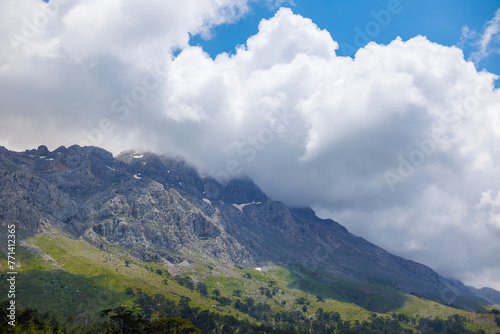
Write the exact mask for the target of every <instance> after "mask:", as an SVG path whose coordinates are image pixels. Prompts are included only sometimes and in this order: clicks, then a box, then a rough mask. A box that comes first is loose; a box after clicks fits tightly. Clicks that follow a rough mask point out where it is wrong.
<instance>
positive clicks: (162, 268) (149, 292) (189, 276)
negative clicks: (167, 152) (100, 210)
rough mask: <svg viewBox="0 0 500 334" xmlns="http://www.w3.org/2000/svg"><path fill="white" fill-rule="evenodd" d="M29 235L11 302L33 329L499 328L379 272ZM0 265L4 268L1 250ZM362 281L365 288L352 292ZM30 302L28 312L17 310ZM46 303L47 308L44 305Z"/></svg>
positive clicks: (499, 317) (495, 318) (492, 320)
mask: <svg viewBox="0 0 500 334" xmlns="http://www.w3.org/2000/svg"><path fill="white" fill-rule="evenodd" d="M27 242H28V243H29V244H31V245H34V246H37V247H39V248H40V249H41V250H37V249H36V248H33V247H32V249H27V248H24V247H17V249H16V256H17V258H18V259H19V260H20V263H21V267H20V268H19V270H18V271H19V274H18V276H17V278H18V280H17V287H18V291H17V294H16V303H17V305H19V309H18V315H19V316H18V321H24V320H22V319H25V318H26V319H27V318H29V319H31V320H30V321H28V322H27V323H25V324H26V326H24V327H23V326H19V329H21V328H24V329H25V330H26V331H28V329H29V326H31V327H36V328H38V329H36V328H31V329H29V330H31V332H33V333H37V332H36V331H35V330H40V333H44V332H43V330H49V327H50V328H51V329H50V330H52V331H53V332H57V330H60V331H62V332H67V333H73V332H79V331H78V330H76V328H80V327H82V326H83V327H85V329H86V330H87V332H89V333H99V331H102V332H103V333H104V332H106V330H107V331H108V332H109V333H113V331H115V332H116V331H117V330H119V329H120V326H119V324H116V323H115V322H116V321H115V320H117V319H119V318H120V317H121V316H123V317H125V318H127V319H128V318H130V319H132V320H130V319H129V320H130V321H131V323H132V324H134V323H135V324H138V326H139V327H140V329H137V328H136V329H135V330H136V332H137V333H140V331H139V332H138V331H137V330H143V332H144V333H150V332H151V333H154V332H153V331H152V330H153V329H152V328H153V327H154V326H157V327H158V328H159V327H161V326H164V327H163V329H164V330H165V328H166V327H165V326H167V325H168V324H170V325H172V328H173V324H174V322H173V321H174V320H172V319H174V318H175V319H184V320H186V321H189V322H190V323H191V325H189V323H187V322H185V323H184V324H185V325H186V328H185V330H186V331H187V330H189V329H188V328H191V327H189V326H193V327H192V329H193V330H196V328H198V329H200V330H201V331H202V332H203V333H216V332H217V333H238V332H241V333H243V332H247V333H254V332H258V331H259V330H261V331H265V332H268V333H296V332H315V333H372V332H376V330H380V331H382V332H385V333H400V332H412V331H413V332H422V333H432V330H436V328H440V330H444V329H446V330H448V331H449V332H450V333H472V332H480V330H484V331H486V332H492V333H495V332H496V331H498V332H500V327H499V324H498V322H500V314H496V313H495V312H499V311H496V310H495V311H493V310H492V311H491V313H490V312H487V313H486V312H485V313H472V312H466V311H463V310H458V309H455V308H451V307H449V306H445V305H442V304H438V303H435V302H432V301H429V300H427V299H423V298H418V297H416V296H412V295H406V294H401V293H398V292H397V291H395V290H394V289H391V288H390V287H389V286H387V285H383V284H378V285H377V282H373V284H359V283H356V282H349V281H346V280H339V279H333V278H327V277H326V276H323V275H322V273H321V272H319V271H317V272H316V273H311V272H308V271H307V270H304V269H303V268H300V267H296V268H294V270H293V271H289V270H287V269H286V268H283V267H278V266H272V265H270V266H267V267H266V268H263V270H262V271H257V270H255V269H253V268H234V267H228V266H224V265H222V264H216V263H209V264H207V263H203V262H202V261H200V262H197V263H191V264H189V265H186V264H183V265H169V266H167V265H165V264H163V263H155V262H148V263H143V262H140V261H137V260H136V259H134V258H132V257H130V255H129V254H128V253H127V251H126V250H124V249H120V248H118V247H116V248H113V249H112V251H108V252H104V251H101V250H97V249H95V248H93V247H91V246H90V245H89V244H87V243H86V242H84V241H81V240H75V239H72V238H70V237H66V236H62V235H39V236H35V237H33V238H31V239H28V240H27ZM0 269H2V270H3V271H5V269H6V261H5V259H3V260H2V261H0ZM3 278H4V277H2V280H1V282H0V288H2V289H4V288H5V284H6V283H5V282H6V281H5V279H3ZM328 279H329V281H328ZM379 283H380V282H379ZM382 283H383V282H382ZM3 291H5V290H3ZM357 291H358V292H357ZM359 291H362V292H364V293H365V294H364V295H362V294H360V295H359V296H358V295H357V294H359ZM4 298H5V297H4ZM362 298H364V300H363V301H361V299H362ZM388 300H389V301H390V302H388V304H389V305H390V306H389V307H386V308H385V309H384V308H383V307H382V305H384V303H386V302H387V301H388ZM391 303H392V304H391ZM27 307H29V308H30V311H29V312H31V313H29V314H31V316H30V317H31V318H30V317H28V316H26V317H25V318H22V317H20V315H21V314H23V312H28V311H27V310H28V308H27ZM374 309H376V310H377V311H378V312H376V313H375V312H372V311H373V310H374ZM47 311H52V312H53V313H50V314H49V313H43V312H47ZM102 311H106V312H107V313H106V312H104V313H103V312H102ZM120 312H121V313H120ZM26 314H28V313H26ZM20 319H21V320H20ZM134 319H135V320H134ZM169 319H170V320H169ZM123 321H125V320H123ZM127 321H128V320H127ZM155 321H156V322H155ZM169 321H170V322H169ZM179 321H181V320H179ZM153 323H154V324H155V325H154V326H153ZM179 323H180V322H179ZM56 324H57V327H54V326H55V325H56ZM151 326H153V327H151ZM179 326H181V325H179ZM195 327H196V328H195ZM155 328H156V327H155ZM158 328H157V329H156V330H157V332H161V331H160V329H158ZM56 329H57V330H56ZM122 330H123V328H122ZM148 331H149V332H148ZM82 332H84V331H82ZM164 332H165V331H164ZM166 332H167V333H168V331H166ZM0 333H2V332H1V331H0Z"/></svg>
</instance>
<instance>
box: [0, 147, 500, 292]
mask: <svg viewBox="0 0 500 334" xmlns="http://www.w3.org/2000/svg"><path fill="white" fill-rule="evenodd" d="M0 222H1V224H2V225H4V224H7V223H12V222H15V223H16V224H17V225H18V226H19V228H21V229H24V230H26V231H30V232H35V233H39V232H43V231H45V230H47V229H54V228H55V229H59V230H62V231H65V232H67V233H71V234H73V235H74V236H75V237H79V238H82V239H84V240H86V241H88V242H89V243H90V244H92V245H94V246H95V247H98V248H100V249H104V250H105V249H106V248H107V247H108V246H110V245H111V244H119V245H121V246H123V247H124V248H126V249H129V250H130V254H131V255H132V256H135V257H137V258H139V259H143V260H147V261H164V260H169V261H171V262H174V263H179V262H182V261H183V260H184V259H188V260H189V259H190V258H191V257H192V256H196V258H197V259H198V260H200V259H205V260H206V261H222V262H224V263H226V264H229V265H238V266H254V265H257V264H259V263H265V262H273V263H276V264H280V265H284V266H288V267H292V266H296V265H300V266H302V267H303V268H307V270H310V271H312V272H323V273H326V274H329V275H334V276H336V277H341V278H344V279H348V280H353V281H359V282H369V281H373V280H377V281H383V282H388V284H390V285H391V286H393V287H396V288H398V289H400V290H402V291H405V292H414V293H419V294H427V295H438V296H439V295H440V294H441V292H442V291H444V290H446V289H451V290H452V291H454V292H457V293H464V294H467V295H470V296H475V297H478V298H482V299H483V300H488V301H497V300H498V294H497V293H498V292H496V291H494V290H493V291H490V290H491V289H489V290H484V289H483V290H475V289H473V288H470V287H465V286H464V285H463V284H461V283H460V284H461V285H460V284H458V283H456V282H455V281H451V280H445V279H443V278H442V277H441V276H439V275H438V274H437V273H436V272H434V271H433V270H432V269H431V268H429V267H427V266H424V265H422V264H419V263H416V262H413V261H408V260H405V259H403V258H400V257H397V256H394V255H392V254H389V253H388V252H386V251H384V250H383V249H381V248H379V247H377V246H375V245H373V244H371V243H369V242H368V241H366V240H364V239H362V238H359V237H356V236H354V235H352V234H350V233H349V232H348V231H347V230H346V229H345V228H344V227H343V226H341V225H340V224H338V223H337V222H335V221H333V220H324V219H320V218H318V217H317V216H316V215H315V214H314V212H313V211H312V210H311V209H309V208H292V209H291V208H288V207H287V206H286V205H285V204H283V203H281V202H277V201H273V200H271V199H269V198H267V196H266V195H265V194H264V193H263V192H262V191H261V190H260V189H259V188H258V187H257V186H256V185H255V184H254V183H253V182H252V181H251V180H249V179H246V178H243V179H236V180H231V181H229V182H228V183H227V184H219V183H218V182H216V181H215V180H214V179H212V178H210V177H202V176H200V175H199V174H198V172H197V171H196V170H195V169H194V168H192V167H190V166H189V165H188V164H187V163H186V162H184V161H181V160H178V159H172V158H170V157H165V156H158V155H155V154H153V153H148V152H137V151H126V152H123V153H121V154H120V155H119V156H118V157H116V158H114V157H113V156H112V155H111V153H109V152H107V151H105V150H103V149H100V148H96V147H79V146H71V147H69V148H65V147H60V148H58V149H57V150H55V151H53V152H50V151H49V150H48V149H47V148H46V147H45V146H40V147H39V148H38V149H36V150H28V151H25V152H11V151H8V150H7V149H5V148H3V147H0ZM453 282H455V283H453Z"/></svg>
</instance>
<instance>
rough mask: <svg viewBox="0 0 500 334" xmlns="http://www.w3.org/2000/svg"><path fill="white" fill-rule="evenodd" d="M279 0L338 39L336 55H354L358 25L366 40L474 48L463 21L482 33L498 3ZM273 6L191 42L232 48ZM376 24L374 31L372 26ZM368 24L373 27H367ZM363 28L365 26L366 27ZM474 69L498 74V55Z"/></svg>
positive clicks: (214, 49) (214, 51)
mask: <svg viewBox="0 0 500 334" xmlns="http://www.w3.org/2000/svg"><path fill="white" fill-rule="evenodd" d="M391 5H392V6H394V7H393V8H394V9H393V12H397V13H396V14H391V16H390V18H389V19H388V20H387V22H388V23H387V24H386V23H385V22H386V21H384V22H383V24H384V26H382V24H380V23H378V22H377V20H376V18H375V17H374V16H373V14H372V12H375V13H381V11H387V10H388V7H389V6H391ZM281 6H284V7H289V8H291V9H292V10H293V12H294V13H295V14H299V15H301V16H304V17H306V18H310V19H311V20H312V21H313V22H314V23H315V24H316V25H317V26H318V27H319V28H321V29H326V30H327V31H328V32H329V33H330V34H331V35H332V38H333V39H334V40H335V41H337V42H338V43H339V50H338V51H337V54H338V55H341V56H353V55H354V52H355V50H357V49H358V48H359V47H362V46H364V44H361V43H360V42H362V41H363V39H364V38H366V37H364V36H362V37H359V36H360V33H359V31H362V32H364V31H366V30H365V29H368V31H369V32H371V34H370V35H366V36H368V37H369V38H370V40H371V41H375V42H376V43H380V44H388V43H389V42H391V41H392V40H394V39H395V38H396V37H397V36H400V37H401V38H402V39H403V40H408V39H410V38H412V37H415V36H417V35H423V36H426V37H427V38H428V39H429V40H430V41H432V42H436V43H439V44H442V45H446V46H453V45H457V46H459V47H460V48H461V49H463V50H464V54H465V57H466V58H468V57H469V54H470V53H471V52H473V51H474V50H475V49H474V46H473V45H471V44H470V43H473V41H469V43H466V44H461V43H460V40H461V35H462V29H463V27H465V26H467V27H468V28H469V29H470V30H471V31H476V32H477V33H478V34H481V33H482V32H483V29H484V25H485V23H486V22H488V21H489V20H491V19H492V18H493V17H494V15H495V11H496V10H497V9H498V8H499V7H500V1H497V0H491V1H486V0H479V1H471V0H453V1H452V0H439V1H436V0H418V1H417V0H400V1H391V0H357V1H350V0H336V1H331V0H330V1H328V0H313V1H307V0H294V1H293V2H292V3H290V2H284V3H282V4H281ZM276 9H277V7H276V6H271V5H270V4H269V3H268V2H263V1H259V2H254V3H252V4H251V11H250V12H249V13H248V14H247V15H246V16H245V17H243V18H242V19H240V20H238V21H237V22H236V23H231V24H224V25H221V26H217V27H216V28H215V29H214V30H213V34H212V36H211V39H208V40H207V39H203V38H202V37H201V36H199V35H197V36H194V37H193V38H192V39H191V44H192V45H200V46H202V47H203V49H204V50H205V52H207V53H208V54H210V56H212V57H215V56H217V55H218V54H219V53H221V52H227V53H234V50H235V46H237V45H242V44H245V42H246V40H247V38H248V37H250V36H252V35H255V34H256V33H257V31H258V24H259V22H260V21H261V20H262V19H268V18H270V17H272V16H274V14H275V12H276ZM377 26H378V28H379V30H380V31H379V32H378V31H377ZM369 29H373V30H372V31H370V30H369ZM365 33H366V32H365ZM477 67H478V69H483V68H485V69H486V70H488V71H489V72H492V73H495V74H500V57H499V55H498V54H496V55H491V56H490V57H488V58H487V59H484V60H483V61H481V62H479V63H478V64H477Z"/></svg>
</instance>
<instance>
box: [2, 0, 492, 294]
mask: <svg viewBox="0 0 500 334" xmlns="http://www.w3.org/2000/svg"><path fill="white" fill-rule="evenodd" d="M200 3H201V4H203V5H200ZM248 6H249V4H248V3H247V2H246V1H244V0H241V1H229V0H211V1H203V2H200V1H194V0H191V1H183V2H173V1H160V0H152V1H148V2H142V1H137V0H127V1H125V0H113V1H97V0H76V1H71V2H70V1H67V0H50V2H49V3H48V4H47V3H43V2H41V1H39V0H4V1H2V2H1V3H0V32H1V35H2V36H3V37H4V38H2V39H1V40H0V101H1V104H0V106H1V111H0V113H1V117H2V122H1V123H0V145H3V146H6V147H7V148H10V149H17V150H24V149H26V148H31V147H36V146H37V145H39V144H45V145H47V146H49V148H51V149H54V148H56V147H58V146H60V145H72V144H75V143H76V144H81V145H95V146H100V147H104V148H107V149H109V150H111V151H112V152H114V153H118V152H119V151H120V150H122V149H128V148H130V147H138V146H141V147H143V148H145V149H152V150H155V151H160V152H165V153H169V154H173V155H180V156H182V157H184V158H186V159H187V160H188V161H190V162H191V163H193V164H194V165H195V166H196V167H198V168H199V169H200V170H201V171H202V172H204V173H206V174H210V175H212V176H215V177H217V178H218V179H219V180H221V181H224V180H226V179H227V178H228V177H235V176H243V175H248V176H249V177H251V178H253V179H254V180H255V181H256V182H257V183H258V184H259V185H260V186H261V187H262V188H263V190H264V191H265V192H266V193H267V194H268V195H269V196H271V197H272V198H274V199H278V200H281V201H283V202H285V203H287V204H290V205H296V206H306V205H308V206H312V207H313V208H314V209H315V210H316V212H317V213H318V214H319V215H321V216H322V217H330V218H333V219H335V220H336V221H338V222H340V223H341V224H343V225H345V226H346V227H347V228H348V229H349V230H350V231H351V232H353V233H354V234H357V235H360V236H363V237H365V238H366V239H368V240H369V241H371V242H373V243H375V244H377V245H379V246H381V247H383V248H385V249H387V250H388V251H391V252H393V253H396V254H398V255H401V256H404V257H406V258H410V259H413V260H416V261H419V262H422V263H424V264H427V265H429V266H431V267H432V268H433V269H435V270H437V271H438V272H439V273H441V274H443V275H445V276H448V277H453V278H458V279H461V280H462V281H464V282H465V283H466V284H471V285H474V286H476V287H483V286H489V287H492V288H495V289H497V290H500V280H499V279H498V278H499V277H500V258H499V257H498V254H500V241H499V240H500V238H499V237H500V178H499V177H498V175H500V173H499V172H500V163H499V159H500V93H499V90H498V89H495V87H494V81H495V80H496V79H497V76H496V75H494V74H491V73H488V72H486V71H478V70H477V69H476V68H475V66H474V64H473V63H471V62H468V61H467V60H466V59H464V55H463V52H462V51H461V50H460V49H459V48H457V47H448V46H443V45H439V44H436V43H433V42H431V41H429V40H428V39H427V38H425V37H422V36H416V37H414V38H412V39H410V40H408V41H403V40H401V39H399V38H398V39H396V40H394V41H392V42H391V43H390V44H388V45H379V44H375V43H370V44H368V45H367V46H365V47H363V48H361V49H360V50H359V51H358V52H357V53H356V55H355V57H354V58H349V57H339V56H337V55H336V50H337V48H338V44H337V42H335V41H334V40H333V39H332V36H331V35H330V33H329V32H328V31H325V30H321V29H319V28H318V27H317V26H316V25H315V24H314V23H313V22H312V21H311V20H310V19H307V18H304V17H302V16H299V15H296V14H294V13H293V12H292V10H291V9H288V8H280V9H279V10H277V12H276V14H275V16H274V17H272V18H270V19H267V20H262V22H261V23H260V25H259V31H258V33H257V34H256V35H255V36H252V37H250V38H249V39H248V40H247V42H246V44H245V45H243V46H238V47H237V49H236V50H235V52H234V53H232V54H226V53H222V54H220V55H218V56H217V57H216V58H215V59H212V58H210V57H209V56H208V55H207V54H206V53H204V51H203V49H202V48H201V47H198V46H191V45H190V44H189V40H190V36H191V35H195V34H204V35H205V36H209V35H210V33H211V29H212V28H213V27H214V26H216V25H220V24H230V23H231V22H235V21H237V20H238V18H240V17H241V16H242V15H245V13H247V12H248V10H249V9H248V8H249V7H248ZM492 31H493V32H494V33H498V31H496V30H492V29H489V30H488V33H491V32H492ZM495 31H496V32H495Z"/></svg>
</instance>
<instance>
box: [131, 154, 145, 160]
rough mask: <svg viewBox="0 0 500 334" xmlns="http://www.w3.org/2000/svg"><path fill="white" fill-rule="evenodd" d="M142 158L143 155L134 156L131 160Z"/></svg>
mask: <svg viewBox="0 0 500 334" xmlns="http://www.w3.org/2000/svg"><path fill="white" fill-rule="evenodd" d="M143 156H144V154H140V155H134V156H133V157H132V158H134V159H140V158H142V157H143Z"/></svg>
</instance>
